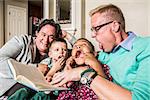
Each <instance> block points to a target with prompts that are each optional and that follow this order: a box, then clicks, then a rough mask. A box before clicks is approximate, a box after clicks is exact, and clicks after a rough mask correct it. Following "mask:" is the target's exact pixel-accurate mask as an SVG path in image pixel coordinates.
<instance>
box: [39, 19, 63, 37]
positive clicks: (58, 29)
mask: <svg viewBox="0 0 150 100" xmlns="http://www.w3.org/2000/svg"><path fill="white" fill-rule="evenodd" d="M45 25H51V26H53V27H55V30H56V32H55V38H58V37H62V30H61V27H60V25H59V24H58V23H55V21H54V20H53V19H45V20H43V21H42V22H41V23H40V24H39V26H38V28H37V32H39V31H40V30H41V28H42V27H43V26H45Z"/></svg>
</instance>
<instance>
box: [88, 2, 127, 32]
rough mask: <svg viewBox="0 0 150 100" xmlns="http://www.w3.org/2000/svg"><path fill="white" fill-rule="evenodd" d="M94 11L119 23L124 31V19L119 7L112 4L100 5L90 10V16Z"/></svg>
mask: <svg viewBox="0 0 150 100" xmlns="http://www.w3.org/2000/svg"><path fill="white" fill-rule="evenodd" d="M95 13H100V14H102V13H103V14H105V17H106V18H107V19H108V20H112V21H114V20H116V21H118V22H119V23H120V24H121V27H122V29H123V30H124V31H125V19H124V16H123V13H122V11H121V9H120V8H119V7H117V6H115V5H113V4H108V5H100V6H98V7H97V8H95V9H93V10H91V11H90V13H89V15H90V16H91V17H92V16H93V15H94V14H95Z"/></svg>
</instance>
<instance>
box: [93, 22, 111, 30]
mask: <svg viewBox="0 0 150 100" xmlns="http://www.w3.org/2000/svg"><path fill="white" fill-rule="evenodd" d="M112 22H113V21H109V22H107V23H104V24H101V25H98V26H95V27H92V28H91V31H92V32H98V31H99V30H100V29H101V28H102V27H104V26H106V25H108V24H110V23H112Z"/></svg>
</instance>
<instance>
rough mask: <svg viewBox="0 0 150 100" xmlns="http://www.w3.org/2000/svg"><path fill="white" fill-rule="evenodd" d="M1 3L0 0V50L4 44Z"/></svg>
mask: <svg viewBox="0 0 150 100" xmlns="http://www.w3.org/2000/svg"><path fill="white" fill-rule="evenodd" d="M3 20H4V19H3V1H1V0H0V48H1V47H2V45H3V43H4V30H3V28H4V27H3V25H4V23H3Z"/></svg>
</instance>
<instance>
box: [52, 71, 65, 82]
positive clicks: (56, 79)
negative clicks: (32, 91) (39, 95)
mask: <svg viewBox="0 0 150 100" xmlns="http://www.w3.org/2000/svg"><path fill="white" fill-rule="evenodd" d="M63 79H64V74H63V73H59V74H55V75H54V76H53V78H52V81H51V84H56V83H58V82H60V81H61V80H63Z"/></svg>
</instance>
